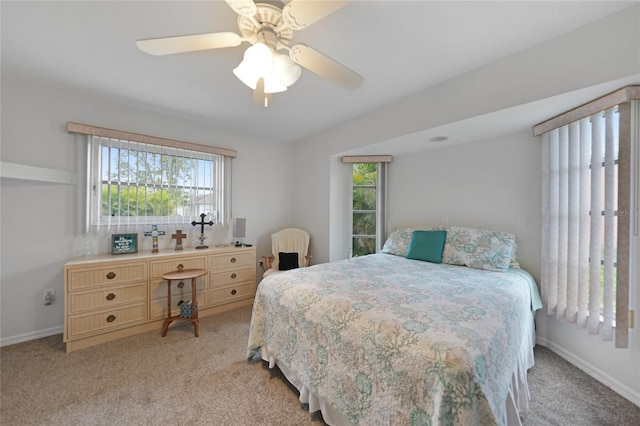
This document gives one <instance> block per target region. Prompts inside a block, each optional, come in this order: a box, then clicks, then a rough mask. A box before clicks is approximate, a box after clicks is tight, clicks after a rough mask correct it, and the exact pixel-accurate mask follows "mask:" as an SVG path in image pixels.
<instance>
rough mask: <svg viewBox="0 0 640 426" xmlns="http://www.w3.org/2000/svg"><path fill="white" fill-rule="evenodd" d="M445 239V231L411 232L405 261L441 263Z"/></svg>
mask: <svg viewBox="0 0 640 426" xmlns="http://www.w3.org/2000/svg"><path fill="white" fill-rule="evenodd" d="M446 237H447V232H446V231H413V234H412V236H411V242H410V243H409V250H408V251H407V259H415V260H424V261H426V262H432V263H442V250H443V249H444V242H445V239H446Z"/></svg>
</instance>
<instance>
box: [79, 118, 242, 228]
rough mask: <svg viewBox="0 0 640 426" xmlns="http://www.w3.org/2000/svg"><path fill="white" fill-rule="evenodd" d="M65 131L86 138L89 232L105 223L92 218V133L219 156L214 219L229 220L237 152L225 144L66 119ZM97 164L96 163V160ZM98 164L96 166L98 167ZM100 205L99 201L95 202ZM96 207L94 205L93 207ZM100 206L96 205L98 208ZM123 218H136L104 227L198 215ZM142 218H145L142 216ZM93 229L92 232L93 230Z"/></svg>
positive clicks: (182, 221) (178, 221)
mask: <svg viewBox="0 0 640 426" xmlns="http://www.w3.org/2000/svg"><path fill="white" fill-rule="evenodd" d="M67 131H68V132H69V133H76V134H80V135H85V136H86V140H87V151H86V154H87V158H86V176H85V177H86V192H87V197H86V199H85V207H86V210H85V224H86V229H85V232H87V233H89V232H90V231H92V230H93V231H95V232H97V230H99V228H100V227H102V226H103V225H104V224H101V223H100V222H99V221H98V222H95V221H92V217H93V216H92V215H93V211H92V201H95V196H94V194H92V192H93V191H92V183H93V182H94V180H92V172H93V171H95V170H96V168H95V167H96V164H95V161H96V159H95V153H94V152H92V145H93V144H92V143H91V140H92V138H94V137H97V138H107V139H114V140H120V141H125V142H124V143H126V141H130V142H134V143H139V144H146V145H148V146H152V147H153V148H151V150H154V151H157V152H163V150H164V151H165V152H171V151H172V150H173V152H181V151H185V150H186V151H191V152H193V157H198V158H199V157H202V156H204V158H206V157H207V156H210V155H214V156H219V157H220V160H219V164H220V165H221V167H220V171H219V173H218V174H217V178H219V179H222V183H221V184H220V185H218V186H217V190H218V191H221V192H222V196H220V197H219V200H220V202H219V204H220V208H219V209H218V210H219V212H220V213H219V217H218V218H217V219H218V220H217V221H216V223H220V224H222V225H223V226H224V225H228V224H229V221H230V220H231V217H232V215H231V198H232V194H231V187H232V185H231V176H232V171H231V167H232V160H233V158H235V157H236V156H237V152H236V151H235V150H231V149H227V148H219V147H215V146H210V145H202V144H196V143H192V142H185V141H180V140H175V139H168V138H161V137H157V136H149V135H144V134H140V133H132V132H126V131H121V130H114V129H108V128H104V127H98V126H92V125H87V124H81V123H74V122H67ZM98 165H99V163H98ZM100 168H101V167H98V169H100ZM98 178H99V180H101V178H102V177H101V175H100V172H98ZM100 194H101V191H100V192H98V193H97V195H98V197H97V198H98V200H100V198H101V197H100ZM98 205H99V204H98ZM93 210H95V205H94V207H93ZM98 210H99V209H98ZM120 217H125V218H131V217H134V218H136V220H126V221H117V222H116V221H113V222H116V223H110V224H108V225H107V229H109V227H112V226H115V227H117V228H120V227H121V226H124V227H126V228H131V227H136V226H138V225H140V226H146V225H149V224H158V225H167V226H179V225H187V224H190V222H191V219H199V218H200V216H199V214H197V215H196V216H194V215H189V216H120ZM142 218H144V219H142ZM93 231H92V232H93Z"/></svg>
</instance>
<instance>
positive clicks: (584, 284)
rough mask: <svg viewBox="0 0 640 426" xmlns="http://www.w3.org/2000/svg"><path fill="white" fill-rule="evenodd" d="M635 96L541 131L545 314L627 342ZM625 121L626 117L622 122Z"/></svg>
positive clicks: (607, 338) (623, 343) (621, 344)
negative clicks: (631, 99)
mask: <svg viewBox="0 0 640 426" xmlns="http://www.w3.org/2000/svg"><path fill="white" fill-rule="evenodd" d="M629 122H630V103H629V102H626V103H624V104H621V105H618V106H615V107H612V108H608V109H606V110H604V111H600V112H597V113H595V114H592V115H590V116H588V117H586V118H583V119H580V120H577V121H574V122H572V123H570V124H567V125H564V126H561V127H559V128H556V129H553V130H551V131H548V132H546V133H544V134H542V180H543V182H542V270H541V292H542V297H543V300H544V302H545V304H546V306H547V313H548V314H550V315H555V316H556V318H558V319H562V320H564V321H567V322H569V323H575V324H577V325H578V326H579V327H581V328H587V329H588V332H589V333H590V334H601V335H602V338H603V340H605V341H611V340H613V337H614V330H615V344H616V347H627V346H628V325H629V323H628V312H629V311H628V309H629V305H628V303H629V238H630V235H629V233H630V226H629V224H630V221H629V218H630V216H631V206H630V198H631V196H630V174H631V173H630V158H631V152H630V149H631V137H630V135H631V132H630V129H629V128H628V126H627V123H629ZM620 123H624V124H623V125H621V124H620Z"/></svg>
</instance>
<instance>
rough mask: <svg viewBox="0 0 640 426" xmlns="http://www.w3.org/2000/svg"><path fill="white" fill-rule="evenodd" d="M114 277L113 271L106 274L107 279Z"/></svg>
mask: <svg viewBox="0 0 640 426" xmlns="http://www.w3.org/2000/svg"><path fill="white" fill-rule="evenodd" d="M115 277H116V273H115V272H109V273H108V274H107V279H108V280H112V279H114V278H115Z"/></svg>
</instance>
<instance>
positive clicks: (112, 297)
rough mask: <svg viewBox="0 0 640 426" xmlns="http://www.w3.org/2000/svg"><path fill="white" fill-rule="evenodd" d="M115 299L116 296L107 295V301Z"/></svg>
mask: <svg viewBox="0 0 640 426" xmlns="http://www.w3.org/2000/svg"><path fill="white" fill-rule="evenodd" d="M115 298H116V295H115V294H113V293H109V294H107V300H113V299H115Z"/></svg>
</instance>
